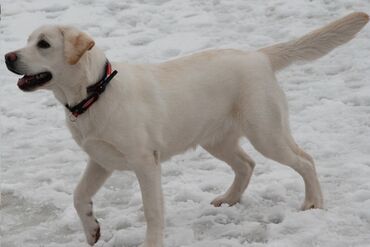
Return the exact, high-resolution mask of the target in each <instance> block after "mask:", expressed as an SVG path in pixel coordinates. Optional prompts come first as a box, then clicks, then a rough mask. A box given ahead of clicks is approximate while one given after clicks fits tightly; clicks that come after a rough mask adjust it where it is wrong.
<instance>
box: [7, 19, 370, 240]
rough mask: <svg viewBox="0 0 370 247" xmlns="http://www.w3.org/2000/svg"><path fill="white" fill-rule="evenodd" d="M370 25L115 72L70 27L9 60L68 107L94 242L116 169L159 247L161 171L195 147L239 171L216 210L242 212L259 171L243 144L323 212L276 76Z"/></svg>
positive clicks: (49, 29) (78, 198)
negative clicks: (82, 158) (131, 178)
mask: <svg viewBox="0 0 370 247" xmlns="http://www.w3.org/2000/svg"><path fill="white" fill-rule="evenodd" d="M368 20H369V17H368V15H367V14H365V13H353V14H350V15H348V16H346V17H344V18H342V19H339V20H337V21H335V22H333V23H331V24H329V25H327V26H325V27H323V28H321V29H318V30H316V31H314V32H311V33H309V34H307V35H305V36H303V37H301V38H299V39H296V40H293V41H289V42H285V43H280V44H277V45H273V46H270V47H267V48H263V49H261V50H259V51H252V52H246V51H239V50H231V49H225V50H211V51H204V52H201V53H197V54H194V55H190V56H186V57H183V58H179V59H176V60H172V61H169V62H165V63H161V64H145V65H130V64H125V63H112V65H110V63H109V62H108V61H107V59H106V57H105V55H104V53H103V52H102V51H101V50H99V49H98V48H96V46H94V41H93V40H92V39H91V38H90V37H89V36H88V35H87V34H85V33H83V32H80V31H78V30H77V29H75V28H73V27H68V26H43V27H40V28H39V29H37V30H35V31H34V32H33V33H32V34H31V36H30V37H29V39H28V44H27V46H26V47H24V48H22V49H19V50H17V51H14V52H10V53H8V54H6V55H5V60H6V64H7V66H8V68H9V70H11V71H13V72H15V73H17V74H19V75H24V77H22V78H21V79H19V81H18V86H19V87H20V89H22V90H23V91H33V90H36V89H49V90H51V91H52V92H53V93H54V95H55V97H56V98H57V99H58V101H60V102H61V103H62V104H63V105H66V110H65V113H66V119H67V125H68V127H69V129H70V131H71V133H72V136H73V138H74V139H75V140H76V142H77V143H78V145H80V146H81V148H82V149H83V150H84V151H85V152H86V153H87V154H88V155H89V157H90V159H89V162H88V165H87V168H86V171H85V173H84V175H83V176H82V179H81V181H80V183H79V184H78V186H77V188H76V190H75V193H74V204H75V207H76V210H77V212H78V215H79V217H80V218H81V222H82V225H83V228H84V230H85V234H86V237H87V242H88V243H89V244H90V245H94V243H96V242H97V241H98V239H99V236H100V228H99V223H98V222H97V220H96V219H95V217H94V216H93V212H92V201H91V198H92V197H93V196H94V194H95V193H96V192H97V191H98V189H99V188H100V187H101V186H102V184H103V183H104V181H105V180H106V179H107V178H108V177H109V175H111V173H112V172H113V171H114V170H132V171H134V172H135V173H136V175H137V178H138V181H139V184H140V187H141V193H142V198H143V203H144V213H145V218H146V221H147V231H146V238H145V241H144V243H143V245H142V246H145V247H149V246H150V247H161V246H163V229H164V213H163V195H162V188H161V165H160V162H161V161H164V160H167V159H169V158H170V157H171V156H173V155H175V154H178V153H181V152H184V151H185V150H187V149H189V148H192V147H195V146H197V145H201V146H202V147H203V148H204V149H205V150H207V151H208V152H209V153H210V154H212V155H213V156H215V157H216V158H218V159H220V160H223V161H225V162H226V163H227V164H228V165H229V166H230V167H232V169H233V170H234V172H235V179H234V182H233V183H232V185H231V186H230V188H229V189H228V190H227V192H226V193H225V194H223V195H221V196H219V197H217V198H215V199H214V200H213V201H212V204H213V205H214V206H220V205H221V204H222V203H227V204H229V205H233V204H235V203H237V202H238V201H239V200H240V197H241V195H242V193H243V192H244V190H245V189H246V188H247V186H248V183H249V180H250V177H251V174H252V172H253V168H254V166H255V164H254V162H253V160H252V159H251V158H250V157H249V156H248V155H247V154H246V153H245V152H244V151H243V150H242V149H241V147H240V146H239V144H238V140H239V139H240V138H241V137H243V136H245V137H247V138H248V139H249V141H250V142H251V143H252V145H253V146H254V147H255V148H256V149H257V150H258V151H259V152H260V153H262V154H263V155H264V156H266V157H268V158H270V159H273V160H275V161H278V162H280V163H281V164H284V165H287V166H290V167H291V168H293V169H294V170H295V171H296V172H298V173H299V174H300V175H301V176H302V177H303V180H304V183H305V193H306V195H305V200H304V202H303V205H302V209H310V208H322V207H323V197H322V194H321V189H320V184H319V181H318V179H317V175H316V171H315V165H314V161H313V159H312V158H311V156H310V155H308V154H307V153H306V152H304V151H303V150H302V149H301V148H299V147H298V146H297V144H296V143H295V141H294V139H293V137H292V136H291V133H290V129H289V122H288V107H287V102H286V98H285V96H284V93H283V91H282V90H281V88H280V87H279V85H278V84H277V82H276V78H275V71H278V70H281V69H283V68H285V67H286V66H288V65H289V64H291V63H292V62H294V61H296V60H313V59H316V58H319V57H321V56H323V55H325V54H327V53H328V52H330V51H331V50H332V49H334V48H335V47H337V46H339V45H341V44H344V43H346V42H347V41H349V40H351V39H352V38H353V37H354V35H355V34H356V33H357V32H359V30H361V28H362V27H363V26H364V25H365V24H366V23H367V22H368ZM112 68H113V69H115V70H117V71H118V74H116V72H112V71H111V69H112ZM109 81H110V82H109ZM104 89H105V91H104ZM103 91H104V92H103ZM99 96H100V97H99Z"/></svg>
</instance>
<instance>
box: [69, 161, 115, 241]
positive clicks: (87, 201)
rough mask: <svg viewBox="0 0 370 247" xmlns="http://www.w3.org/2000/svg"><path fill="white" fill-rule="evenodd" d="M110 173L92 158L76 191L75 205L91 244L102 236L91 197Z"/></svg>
mask: <svg viewBox="0 0 370 247" xmlns="http://www.w3.org/2000/svg"><path fill="white" fill-rule="evenodd" d="M110 174H111V172H109V171H107V170H105V169H104V168H103V167H101V166H100V165H99V164H97V163H96V162H94V161H92V160H90V161H89V163H88V164H87V167H86V170H85V172H84V174H83V176H82V178H81V180H80V182H79V183H78V185H77V187H76V189H75V192H74V205H75V208H76V211H77V214H78V216H79V217H80V219H81V222H82V226H83V228H84V231H85V235H86V239H87V242H88V243H89V244H90V245H94V244H95V243H96V242H97V241H98V240H99V237H100V226H99V222H98V221H97V220H96V218H95V217H94V214H93V209H92V200H91V198H92V197H93V196H94V195H95V193H96V192H97V191H98V190H99V188H100V187H101V186H102V185H103V183H104V182H105V180H106V179H107V178H108V177H109V175H110Z"/></svg>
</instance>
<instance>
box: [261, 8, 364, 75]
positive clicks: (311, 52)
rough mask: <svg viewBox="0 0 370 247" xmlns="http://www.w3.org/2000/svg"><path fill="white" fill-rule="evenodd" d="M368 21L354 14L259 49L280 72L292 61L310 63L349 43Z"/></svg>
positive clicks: (360, 14)
mask: <svg viewBox="0 0 370 247" xmlns="http://www.w3.org/2000/svg"><path fill="white" fill-rule="evenodd" d="M368 21H369V16H368V15H367V14H366V13H362V12H355V13H352V14H350V15H347V16H345V17H343V18H341V19H339V20H336V21H334V22H332V23H330V24H328V25H326V26H324V27H322V28H319V29H317V30H314V31H313V32H310V33H308V34H306V35H304V36H303V37H301V38H298V39H295V40H292V41H288V42H284V43H279V44H276V45H273V46H269V47H265V48H262V49H260V50H259V51H261V52H262V53H264V54H266V55H267V56H268V57H269V59H270V62H271V65H272V68H273V69H274V70H275V71H277V70H281V69H283V68H285V67H287V66H288V65H290V64H291V63H293V62H294V61H310V60H314V59H317V58H320V57H322V56H324V55H325V54H327V53H329V52H330V51H331V50H333V49H334V48H335V47H337V46H340V45H342V44H344V43H346V42H348V41H350V40H351V39H352V38H353V37H354V36H355V34H356V33H358V32H359V31H360V30H361V29H362V27H363V26H365V24H366V23H367V22H368Z"/></svg>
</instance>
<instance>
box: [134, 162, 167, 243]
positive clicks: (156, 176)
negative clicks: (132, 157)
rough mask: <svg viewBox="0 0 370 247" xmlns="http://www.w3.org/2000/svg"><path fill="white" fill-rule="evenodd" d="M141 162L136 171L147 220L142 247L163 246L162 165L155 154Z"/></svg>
mask: <svg viewBox="0 0 370 247" xmlns="http://www.w3.org/2000/svg"><path fill="white" fill-rule="evenodd" d="M142 162H145V164H143V163H142ZM140 163H141V164H139V165H138V166H137V167H136V169H135V173H136V176H137V178H138V181H139V184H140V188H141V195H142V199H143V204H144V215H145V219H146V222H147V228H146V238H145V241H144V243H143V244H142V245H141V246H140V247H163V230H164V212H163V211H164V210H163V194H162V185H161V166H160V163H159V161H158V159H157V157H155V155H154V157H150V158H148V159H144V160H141V161H140Z"/></svg>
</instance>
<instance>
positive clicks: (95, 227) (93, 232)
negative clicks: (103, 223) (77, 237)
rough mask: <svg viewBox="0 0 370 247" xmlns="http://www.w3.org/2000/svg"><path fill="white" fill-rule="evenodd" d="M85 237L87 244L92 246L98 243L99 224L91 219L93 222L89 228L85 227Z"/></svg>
mask: <svg viewBox="0 0 370 247" xmlns="http://www.w3.org/2000/svg"><path fill="white" fill-rule="evenodd" d="M85 227H86V228H85V235H86V240H87V243H88V244H89V245H91V246H93V245H94V244H95V243H96V242H98V240H99V238H100V225H99V222H98V221H97V220H96V219H94V218H93V222H90V224H89V226H85Z"/></svg>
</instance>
